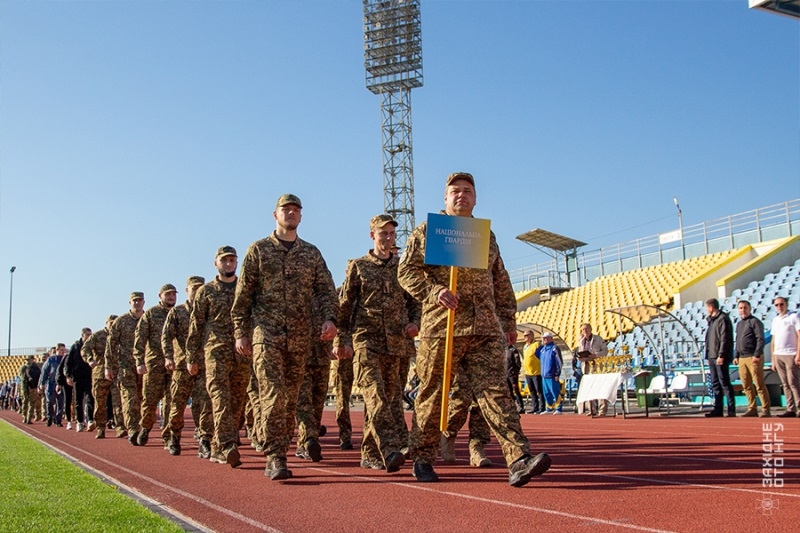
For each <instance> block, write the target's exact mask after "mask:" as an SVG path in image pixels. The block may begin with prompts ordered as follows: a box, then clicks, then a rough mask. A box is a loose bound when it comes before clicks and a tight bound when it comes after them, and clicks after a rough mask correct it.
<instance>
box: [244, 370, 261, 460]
mask: <svg viewBox="0 0 800 533" xmlns="http://www.w3.org/2000/svg"><path fill="white" fill-rule="evenodd" d="M263 422H264V421H263V419H262V417H261V398H260V397H259V394H258V377H257V376H256V371H255V369H254V368H252V365H251V367H250V383H248V385H247V408H246V409H245V423H246V424H247V435H248V436H249V437H250V442H251V444H252V446H253V448H255V449H256V450H257V451H262V450H263V448H264V437H265V435H264V424H263Z"/></svg>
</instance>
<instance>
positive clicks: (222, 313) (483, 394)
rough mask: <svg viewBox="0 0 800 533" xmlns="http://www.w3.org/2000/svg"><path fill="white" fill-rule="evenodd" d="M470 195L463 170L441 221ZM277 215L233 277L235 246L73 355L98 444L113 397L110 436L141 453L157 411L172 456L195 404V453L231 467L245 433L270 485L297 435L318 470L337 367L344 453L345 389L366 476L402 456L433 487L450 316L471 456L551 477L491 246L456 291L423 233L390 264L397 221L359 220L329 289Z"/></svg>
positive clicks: (517, 473) (290, 208)
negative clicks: (362, 226) (412, 369)
mask: <svg viewBox="0 0 800 533" xmlns="http://www.w3.org/2000/svg"><path fill="white" fill-rule="evenodd" d="M475 196H476V195H475V181H474V178H473V177H472V176H471V175H470V174H466V173H456V174H451V175H450V176H448V178H447V181H446V187H445V210H444V211H443V212H444V213H445V214H448V215H451V216H472V210H473V208H474V206H475ZM273 218H274V220H275V231H274V232H272V234H270V235H269V236H267V237H266V238H263V239H261V240H259V241H256V242H255V243H253V244H252V245H251V246H250V247H249V248H248V250H247V252H246V254H245V256H244V258H243V261H242V264H241V269H240V272H239V275H238V276H237V267H238V264H239V263H238V254H237V252H236V250H235V249H234V248H233V247H230V246H223V247H221V248H220V249H219V250H218V251H217V253H216V256H215V258H214V265H215V268H216V270H217V275H216V276H215V278H214V279H213V280H211V281H209V282H207V283H206V282H205V280H204V279H203V278H202V277H199V276H192V277H190V278H189V279H188V280H187V284H186V294H187V300H186V302H185V303H184V304H181V305H177V306H176V305H175V304H176V299H177V289H176V288H175V287H174V286H173V285H171V284H166V285H164V286H163V287H162V288H161V290H160V291H159V302H158V304H157V305H155V306H153V307H151V308H149V309H148V310H147V311H145V310H144V303H145V300H144V294H143V293H141V292H133V293H131V295H130V300H129V306H130V309H129V311H128V312H126V313H125V314H123V315H121V316H115V315H111V316H109V317H108V319H107V320H106V327H105V328H104V329H102V330H100V331H97V332H96V333H94V334H93V335H92V336H91V337H89V339H88V340H86V342H85V344H84V345H83V348H82V351H81V354H82V356H83V358H84V359H85V361H86V362H88V363H89V365H90V366H91V367H92V377H93V385H92V391H93V394H94V396H95V398H96V400H97V401H96V408H95V413H94V422H95V424H96V425H95V426H94V427H96V430H97V435H96V437H97V438H104V437H105V430H106V429H107V427H108V425H107V422H110V421H109V420H107V415H106V413H107V411H106V405H107V402H108V397H109V396H111V402H112V403H113V405H114V415H113V419H114V427H115V428H116V432H117V437H120V438H122V437H125V436H127V437H128V439H129V441H130V443H131V444H133V445H134V446H144V445H146V444H147V443H148V438H149V433H150V431H151V430H152V429H153V427H154V424H155V420H156V412H157V406H158V405H159V403H160V404H161V406H162V413H163V415H162V418H163V420H164V426H163V431H162V432H161V437H162V443H161V444H163V446H164V448H165V449H167V450H168V451H169V453H170V454H171V455H180V453H181V449H182V448H181V432H182V430H183V427H184V412H185V409H186V405H187V403H188V401H189V399H190V398H191V402H192V415H193V417H194V421H195V427H196V431H195V438H196V439H197V440H198V443H199V444H198V456H199V457H201V458H205V459H210V460H211V461H212V462H215V463H219V464H227V465H229V466H230V467H233V468H236V467H238V466H239V465H241V464H242V462H241V453H240V451H239V447H240V445H241V442H240V428H241V427H242V426H243V425H245V423H246V425H247V431H248V436H249V437H250V440H251V443H252V445H253V447H254V448H256V450H258V451H260V452H261V453H263V454H264V456H265V458H266V468H265V472H264V473H265V475H266V476H267V477H269V478H270V479H272V480H286V479H289V478H291V477H292V476H293V473H292V471H291V470H289V468H288V466H287V454H288V451H289V447H290V443H291V441H292V439H293V437H294V435H295V431H296V429H297V423H299V435H298V440H297V449H296V453H295V455H296V456H297V457H300V458H304V459H307V460H310V461H314V462H318V461H320V460H322V459H323V457H322V449H321V445H320V442H319V438H320V437H321V436H322V435H324V434H325V427H324V426H322V425H321V417H322V411H323V406H324V403H325V399H326V396H327V392H328V381H329V376H330V375H331V360H334V361H335V365H334V374H335V387H336V396H337V408H336V411H337V412H336V417H337V424H338V426H339V443H340V447H341V448H342V449H343V450H348V449H352V448H353V444H352V429H351V427H350V422H349V411H348V408H349V396H350V391H351V388H352V386H353V384H354V383H355V384H356V385H357V386H358V388H359V389H360V392H361V394H362V395H363V397H364V404H365V414H364V432H363V439H362V442H361V450H360V454H361V463H360V464H361V466H362V467H363V468H369V469H381V470H385V471H386V472H387V473H393V472H397V471H399V470H400V469H401V468H402V467H403V465H404V464H405V462H406V460H407V459H410V460H412V461H413V468H412V474H413V476H414V477H415V478H416V479H417V480H418V481H421V482H430V481H436V480H438V475H437V474H436V473H435V472H434V470H433V466H432V465H433V462H434V459H435V457H436V456H437V455H438V453H439V446H440V440H441V441H442V443H445V445H446V446H447V447H450V448H451V444H452V439H451V436H450V435H448V434H447V433H445V435H444V438H443V435H442V433H441V432H440V430H439V410H440V407H441V392H442V391H441V386H442V371H443V354H444V349H445V332H446V327H445V324H444V322H445V320H446V316H447V313H448V310H450V309H454V310H456V313H455V317H456V320H455V337H454V349H453V369H454V374H455V373H457V374H458V380H457V382H456V383H457V384H460V389H461V390H463V391H464V392H465V402H462V403H465V405H467V406H468V405H469V403H470V402H472V403H473V407H474V409H473V417H478V418H479V419H480V420H479V421H480V422H481V423H482V427H484V428H485V430H484V431H482V432H480V433H481V435H480V443H481V446H480V450H479V452H480V453H479V454H478V455H479V456H480V457H481V458H483V459H485V456H483V450H482V445H483V444H484V443H485V442H487V441H488V430H489V429H491V431H492V432H494V434H495V436H496V437H497V439H498V441H499V443H500V445H501V448H502V450H503V454H504V456H505V459H506V463H507V465H508V468H509V483H510V484H511V485H512V486H515V487H519V486H522V485H525V484H526V483H528V482H529V481H530V479H531V478H532V477H533V476H537V475H541V474H543V473H544V472H545V471H547V470H548V468H549V467H550V458H549V457H548V456H547V454H544V453H540V454H538V455H536V456H533V455H532V454H531V453H530V445H529V442H528V440H527V438H526V437H525V436H524V435H523V433H522V429H521V427H520V422H519V414H518V413H517V409H516V408H515V407H514V404H513V400H512V399H511V397H510V395H509V392H508V388H507V387H506V383H505V377H504V371H503V357H502V355H503V351H504V348H505V346H506V345H507V343H512V344H513V342H514V341H515V340H516V338H515V337H516V325H515V322H514V312H515V309H516V305H515V301H514V295H513V291H512V288H511V283H510V281H509V278H508V273H507V272H506V270H505V267H504V265H503V261H502V259H501V257H500V253H499V249H498V247H497V243H496V240H495V237H494V234H492V235H491V241H490V254H489V268H488V269H487V270H478V269H462V270H463V273H461V277H460V280H459V287H458V291H457V292H456V293H453V292H451V291H450V290H449V289H448V285H447V279H448V277H449V275H448V269H447V267H439V266H433V265H427V264H425V261H424V253H425V233H426V224H424V223H423V224H422V225H420V226H419V227H417V228H416V229H415V230H414V232H413V234H412V236H411V238H410V239H409V242H408V245H407V249H406V251H405V253H404V255H403V256H402V258H400V257H398V255H397V247H396V246H395V240H396V230H395V228H396V227H397V222H396V221H395V220H394V219H393V218H392V217H391V216H389V215H378V216H375V217H373V218H372V219H371V220H370V223H369V230H370V233H369V235H370V239H371V240H372V248H371V249H370V250H369V251H368V252H367V253H366V254H365V255H364V256H362V257H360V258H357V259H353V260H351V261H349V262H348V266H347V270H346V274H345V281H344V283H343V285H342V287H341V288H340V289H339V290H338V291H337V289H336V288H335V286H334V282H333V278H332V276H331V274H330V271H329V270H328V267H327V265H326V263H325V260H324V259H323V257H322V254H321V253H320V251H319V249H318V248H317V247H316V246H314V245H313V244H311V243H309V242H307V241H304V240H303V239H301V238H300V237H299V236H298V231H297V230H298V226H299V224H300V222H301V220H302V203H301V201H300V199H299V198H298V197H297V196H295V195H291V194H286V195H283V196H281V197H280V198H279V199H278V201H277V203H276V206H275V211H274V212H273ZM418 336H419V340H420V344H419V350H418V352H417V353H416V373H417V376H418V377H419V380H420V385H419V393H418V395H417V399H416V407H415V411H414V415H413V421H412V429H411V432H410V433H409V430H408V426H407V424H406V421H405V418H404V414H403V405H402V392H403V388H404V385H405V382H406V379H407V376H408V371H409V364H410V360H411V359H412V357H414V352H415V345H414V338H415V337H418ZM34 364H35V363H34ZM29 365H30V363H29ZM29 365H26V367H28V366H29ZM26 367H23V369H21V375H22V374H23V373H24V374H26V375H27V372H28V369H26ZM458 390H459V389H458V388H457V389H456V392H458ZM116 392H118V393H119V394H118V396H117V395H115V393H116ZM21 393H22V399H23V404H24V413H26V415H25V417H24V420H25V422H29V421H30V420H31V419H32V417H34V416H35V413H36V412H37V410H36V406H35V405H34V402H35V395H34V394H32V393H31V389H30V387H27V388H26V387H21ZM170 403H171V405H170ZM461 424H463V420H462V421H460V422H457V423H456V424H455V426H456V427H454V428H453V429H454V430H455V431H457V429H458V427H460V425H461ZM484 433H486V435H485V436H484V435H483V434H484ZM453 438H454V437H453ZM472 448H473V446H471V452H472V451H473V450H472ZM451 449H452V448H451ZM445 455H446V454H445ZM473 464H476V466H478V465H480V466H485V464H486V463H485V462H482V461H478V462H477V463H475V462H473Z"/></svg>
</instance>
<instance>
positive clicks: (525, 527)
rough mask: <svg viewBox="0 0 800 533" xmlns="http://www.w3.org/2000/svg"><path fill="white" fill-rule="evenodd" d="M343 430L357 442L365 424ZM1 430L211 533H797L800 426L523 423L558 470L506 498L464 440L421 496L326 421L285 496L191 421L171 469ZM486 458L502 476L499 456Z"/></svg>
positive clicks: (791, 422)
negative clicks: (200, 440) (347, 446)
mask: <svg viewBox="0 0 800 533" xmlns="http://www.w3.org/2000/svg"><path fill="white" fill-rule="evenodd" d="M352 416H353V426H354V432H355V433H356V436H359V433H358V432H360V427H361V423H362V422H363V417H362V413H361V412H358V411H354V412H352ZM0 418H3V419H5V420H7V421H8V422H10V423H11V424H13V425H14V426H16V427H17V428H19V429H21V430H22V431H24V432H26V433H29V434H31V435H32V436H34V437H36V438H38V439H41V440H42V441H44V442H46V443H48V444H50V445H51V446H53V447H55V448H57V449H59V450H62V451H63V452H65V453H66V454H68V455H70V456H72V457H74V458H75V459H77V460H79V461H81V462H84V463H86V464H87V465H89V466H91V467H92V468H94V469H97V470H99V471H101V472H102V473H103V474H105V475H107V476H109V477H111V478H114V479H116V480H118V481H119V482H121V483H123V484H124V485H127V486H129V487H131V488H133V489H135V490H137V491H139V492H141V493H143V494H145V495H147V496H148V497H150V498H152V499H153V500H156V501H157V502H160V503H161V504H162V505H164V506H166V507H169V508H171V509H174V510H176V511H178V512H179V513H182V514H184V515H186V516H188V517H190V518H191V519H193V520H195V521H196V522H199V523H200V524H202V525H204V526H206V527H207V528H209V529H212V530H215V531H230V532H246V531H286V532H294V531H325V532H328V531H389V532H391V531H408V530H412V529H413V530H417V531H516V530H519V531H530V530H547V531H570V532H571V531H592V532H593V533H594V532H597V531H685V532H693V531H698V532H706V531H715V532H716V531H720V532H728V531H731V532H733V531H736V532H748V531H753V532H756V531H757V532H763V531H770V532H781V531H800V475H799V474H798V473H799V472H800V470H799V469H798V466H800V446H798V444H800V419H781V418H771V419H759V418H735V419H729V418H717V419H705V418H702V417H697V416H672V417H659V416H654V417H651V418H628V419H622V418H620V417H618V418H602V419H590V418H587V417H583V416H577V415H573V414H565V415H564V416H561V417H555V416H535V415H523V419H522V420H523V427H524V429H525V433H526V435H528V436H529V438H531V441H532V445H533V449H534V450H535V451H536V452H538V451H547V452H548V453H549V454H550V455H551V456H552V458H553V467H552V468H551V470H550V471H549V472H548V473H546V474H545V475H544V476H542V477H540V478H535V479H534V481H532V482H531V483H530V484H529V485H527V486H526V487H524V488H521V489H514V488H512V487H509V485H508V473H507V469H506V468H505V466H495V467H492V468H486V469H478V468H474V467H470V466H468V463H467V460H466V459H467V450H466V448H467V443H466V430H464V431H462V434H461V435H460V436H459V440H458V443H457V454H458V455H459V458H462V460H460V461H459V463H458V464H457V465H453V466H447V465H444V464H443V463H441V462H438V463H437V464H436V470H437V472H438V473H439V476H440V478H441V479H440V482H439V483H431V484H422V483H418V482H416V481H415V480H414V478H413V477H412V476H411V468H410V464H409V463H408V462H407V463H406V465H405V466H404V467H403V469H402V470H401V471H400V472H399V473H397V474H392V475H388V474H386V473H385V472H382V471H374V470H365V469H362V468H360V467H359V459H360V456H359V452H358V450H353V451H341V450H339V447H338V439H337V436H336V429H335V428H336V424H335V421H334V416H333V413H332V412H330V411H326V412H325V415H324V418H323V423H325V424H326V425H327V426H328V428H329V433H328V435H327V436H325V437H324V438H322V439H321V442H322V447H323V455H324V460H323V461H322V462H320V463H311V462H307V461H303V460H300V459H294V458H293V457H292V459H291V460H290V461H289V468H291V469H292V470H293V472H294V478H293V479H290V480H288V481H284V482H274V481H270V480H269V479H268V478H266V477H264V474H263V470H264V466H265V460H264V458H263V457H262V456H261V455H260V454H258V453H256V452H255V451H254V450H253V449H252V448H250V447H249V446H247V442H248V441H247V440H246V439H243V440H244V442H245V445H244V446H243V447H242V448H241V450H242V461H243V465H242V466H241V467H240V468H238V469H235V470H234V469H231V468H230V467H228V466H227V465H218V464H214V463H211V462H210V461H207V460H201V459H198V458H197V456H196V451H197V447H196V443H195V442H194V441H193V440H192V439H191V437H190V435H191V432H192V430H193V426H192V421H191V416H189V414H188V411H187V427H186V429H185V430H184V435H185V437H184V439H183V440H184V442H183V445H184V450H183V454H182V455H181V456H179V457H172V456H170V455H169V454H168V452H167V451H165V450H163V449H162V447H161V439H160V438H159V437H158V435H157V433H156V432H153V434H151V439H150V443H149V444H148V445H147V446H145V447H143V448H137V447H133V446H131V445H130V444H129V443H128V441H127V440H125V439H114V438H113V432H109V433H110V434H111V435H112V438H107V439H105V440H96V439H94V435H93V434H90V433H76V432H74V431H71V432H68V431H66V430H64V429H62V428H56V427H49V428H48V427H46V426H45V425H44V424H43V423H41V422H37V423H35V424H33V425H28V426H24V425H22V424H21V423H20V417H19V415H18V414H16V413H13V412H10V411H2V412H0ZM768 426H769V428H770V429H769V431H765V430H766V428H767V427H768ZM765 433H767V434H768V436H767V437H765ZM765 438H767V440H768V443H772V445H773V451H772V454H771V456H769V455H768V453H767V452H765V451H764V448H765V446H764V442H763V441H764V440H765ZM778 441H782V447H781V450H780V451H778V446H776V443H777V442H778ZM354 442H355V441H354ZM767 448H768V447H767ZM292 451H294V449H292ZM487 452H488V455H489V456H490V457H491V459H492V460H493V461H494V463H495V465H502V464H503V460H502V456H501V454H500V450H499V447H498V446H497V445H496V443H494V442H493V443H492V444H491V445H490V446H489V447H488V449H487ZM776 459H777V460H778V464H783V466H782V467H780V468H779V470H780V472H779V473H777V474H775V473H774V472H772V473H771V474H772V475H773V476H776V477H777V478H778V479H779V480H780V481H781V482H782V484H783V486H780V487H774V486H773V487H768V486H764V480H765V479H766V478H765V473H764V472H763V471H762V466H763V464H764V463H765V461H769V463H770V464H771V465H773V464H774V463H775V460H776Z"/></svg>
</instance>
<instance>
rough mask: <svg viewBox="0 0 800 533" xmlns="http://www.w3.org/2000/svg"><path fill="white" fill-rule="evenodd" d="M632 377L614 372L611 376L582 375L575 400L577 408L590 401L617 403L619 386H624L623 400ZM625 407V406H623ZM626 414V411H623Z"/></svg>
mask: <svg viewBox="0 0 800 533" xmlns="http://www.w3.org/2000/svg"><path fill="white" fill-rule="evenodd" d="M632 377H633V374H631V373H630V372H615V373H612V374H584V376H583V377H582V378H581V386H580V387H579V388H578V397H577V398H576V399H575V401H576V402H577V405H578V406H579V407H578V408H579V409H580V407H581V406H582V405H583V404H584V402H589V401H592V400H608V401H609V402H611V403H612V404H615V403H616V402H617V390H618V389H619V386H620V385H625V391H624V395H625V399H626V400H627V398H628V386H627V383H628V380H629V379H630V378H632ZM624 407H627V406H624ZM622 412H623V413H626V409H623V411H622Z"/></svg>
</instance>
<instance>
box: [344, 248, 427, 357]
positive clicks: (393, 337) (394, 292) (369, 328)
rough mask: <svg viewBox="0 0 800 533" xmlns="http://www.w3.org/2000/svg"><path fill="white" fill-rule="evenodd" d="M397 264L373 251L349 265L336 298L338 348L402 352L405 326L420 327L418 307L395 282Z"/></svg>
mask: <svg viewBox="0 0 800 533" xmlns="http://www.w3.org/2000/svg"><path fill="white" fill-rule="evenodd" d="M398 263H399V261H398V259H397V257H396V256H392V257H390V258H389V259H388V260H386V261H383V260H381V259H379V258H377V257H376V256H374V255H373V254H372V252H370V253H368V254H367V255H365V256H364V257H360V258H358V259H353V260H352V261H349V262H348V264H347V272H346V273H345V280H344V283H343V284H342V288H341V291H340V295H339V322H338V326H339V335H338V337H337V338H336V340H335V344H336V345H337V346H339V345H352V346H353V348H354V349H356V350H358V349H364V348H371V349H377V350H379V351H381V352H385V351H386V350H388V351H389V352H390V353H392V354H395V353H398V354H399V353H402V352H404V351H405V344H406V340H405V339H406V326H408V324H409V323H414V324H417V326H419V321H420V312H421V306H420V304H419V302H417V301H416V300H414V298H412V297H411V295H409V294H408V293H407V292H406V291H404V290H403V288H402V287H401V286H400V283H399V282H398V281H397V266H398Z"/></svg>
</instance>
